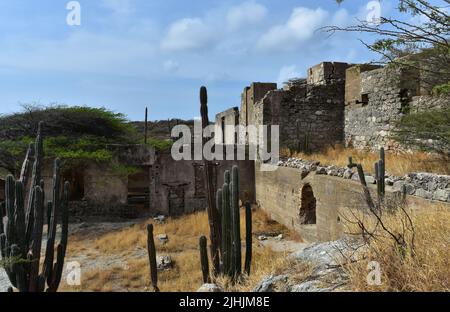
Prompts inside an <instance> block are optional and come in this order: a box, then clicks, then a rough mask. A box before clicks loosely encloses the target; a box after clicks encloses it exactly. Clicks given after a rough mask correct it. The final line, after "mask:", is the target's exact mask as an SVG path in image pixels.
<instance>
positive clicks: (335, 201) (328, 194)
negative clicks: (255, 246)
mask: <svg viewBox="0 0 450 312" xmlns="http://www.w3.org/2000/svg"><path fill="white" fill-rule="evenodd" d="M259 166H260V165H259V163H256V164H255V181H256V201H257V203H258V204H259V206H260V207H261V208H262V209H263V210H264V211H266V212H267V214H268V215H269V216H270V217H271V218H272V219H274V220H276V221H277V222H279V223H281V224H284V225H285V226H287V227H288V228H291V229H293V230H295V231H296V232H298V233H299V234H300V235H301V236H302V238H303V239H305V240H306V241H329V240H334V239H337V238H339V237H340V236H341V235H342V234H343V229H342V225H341V222H340V220H339V217H340V215H341V214H342V213H344V214H345V212H346V211H348V209H365V207H366V206H365V202H364V199H363V197H362V192H361V186H360V184H359V182H357V181H353V180H344V179H342V178H339V177H335V176H328V175H320V174H316V173H315V172H311V173H309V174H308V175H307V176H306V177H304V178H302V175H301V173H302V171H301V170H299V169H295V168H288V167H279V168H278V169H277V170H276V171H273V172H262V171H260V170H259ZM305 185H310V186H311V187H312V190H313V193H314V197H315V199H316V224H315V225H314V224H301V218H300V209H302V188H303V187H304V186H305ZM369 187H370V189H371V192H373V193H376V187H375V186H374V185H369ZM386 192H387V196H388V197H395V196H398V194H399V193H398V192H394V191H393V190H392V189H391V188H390V187H387V188H386ZM407 204H408V205H409V206H410V207H412V208H418V207H424V206H426V207H429V206H435V205H436V206H438V205H440V206H448V207H449V209H450V203H445V202H436V201H430V200H426V199H423V198H420V197H416V196H407Z"/></svg>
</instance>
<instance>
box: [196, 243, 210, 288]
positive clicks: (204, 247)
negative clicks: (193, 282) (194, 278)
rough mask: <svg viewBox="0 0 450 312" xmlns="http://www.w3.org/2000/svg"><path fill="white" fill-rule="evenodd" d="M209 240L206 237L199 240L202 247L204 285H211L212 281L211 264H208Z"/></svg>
mask: <svg viewBox="0 0 450 312" xmlns="http://www.w3.org/2000/svg"><path fill="white" fill-rule="evenodd" d="M207 243H208V242H207V239H206V237H205V236H201V237H200V240H199V247H200V264H201V266H202V276H203V283H205V284H206V283H210V282H211V279H210V277H209V263H208V250H207Z"/></svg>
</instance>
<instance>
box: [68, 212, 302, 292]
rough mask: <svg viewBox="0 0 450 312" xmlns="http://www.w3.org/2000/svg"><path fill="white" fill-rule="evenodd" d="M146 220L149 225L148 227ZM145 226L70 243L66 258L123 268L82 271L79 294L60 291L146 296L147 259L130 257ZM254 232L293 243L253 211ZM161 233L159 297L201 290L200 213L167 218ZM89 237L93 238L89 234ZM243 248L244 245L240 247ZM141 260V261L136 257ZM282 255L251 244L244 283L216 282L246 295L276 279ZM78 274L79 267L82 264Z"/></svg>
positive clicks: (204, 225) (204, 229)
mask: <svg viewBox="0 0 450 312" xmlns="http://www.w3.org/2000/svg"><path fill="white" fill-rule="evenodd" d="M152 221H153V220H150V221H149V222H152ZM241 221H242V224H241V228H242V229H244V228H245V218H244V214H243V212H242V216H241ZM146 225H147V222H142V223H139V224H136V225H134V226H131V227H129V228H125V229H122V230H119V231H114V232H111V233H107V234H103V235H100V236H99V237H91V238H90V239H89V238H88V237H86V236H83V239H76V237H73V239H72V237H71V238H70V244H69V246H68V256H67V257H68V258H70V257H71V256H76V255H79V254H80V253H82V254H84V255H86V254H91V258H92V261H95V257H103V256H108V255H114V256H120V257H123V259H125V260H126V268H124V267H123V266H120V265H118V266H117V267H109V268H106V269H104V270H100V269H93V270H88V271H82V273H83V274H82V286H81V288H77V289H74V288H71V287H69V286H67V285H64V283H62V287H61V290H63V291H118V290H119V291H147V290H150V289H151V287H150V270H149V264H148V257H147V253H146V252H145V253H140V255H141V256H139V257H136V255H135V253H136V250H139V249H141V251H142V249H145V250H146V246H147V232H146ZM260 232H272V233H283V235H284V236H285V237H286V238H290V239H293V240H295V239H298V237H297V236H296V235H295V234H293V233H291V232H290V231H289V230H287V229H286V228H285V227H283V226H281V225H279V224H277V223H275V222H273V221H271V220H269V218H268V217H267V216H266V214H265V213H264V212H263V211H261V210H259V209H256V210H254V211H253V233H254V236H256V235H257V233H260ZM162 233H165V234H167V235H168V236H169V242H168V243H167V244H165V245H161V244H159V243H158V242H156V248H157V253H158V254H159V255H166V254H167V255H170V256H171V257H172V260H173V261H174V267H173V268H172V269H171V270H168V271H164V272H158V286H159V288H160V289H161V291H167V292H176V291H196V290H197V289H198V288H199V287H200V286H201V285H202V274H201V268H200V259H199V258H200V256H199V249H198V240H199V237H200V236H201V235H205V236H207V237H208V235H207V234H208V233H209V228H208V220H207V214H206V212H199V213H195V214H191V215H187V216H184V217H182V218H179V219H172V218H169V219H168V221H167V222H166V223H165V224H154V234H155V236H156V235H157V234H162ZM93 235H95V233H94V234H93ZM243 243H244V242H243ZM142 254H144V256H142ZM287 261H288V260H286V255H285V254H282V253H276V252H273V251H272V250H271V249H270V248H268V247H263V246H259V244H258V241H257V240H256V238H255V237H254V239H253V259H252V272H251V275H250V278H247V279H246V280H244V281H242V283H240V284H239V285H231V284H230V283H228V282H226V281H225V280H221V282H222V283H223V286H224V287H226V289H227V290H238V289H239V290H250V289H251V288H253V287H254V286H255V284H256V283H257V282H258V281H260V280H261V279H262V278H263V277H264V276H266V275H270V274H273V273H276V272H277V270H279V269H280V268H283V267H284V268H285V267H288V265H287V264H288V263H287ZM82 268H83V264H82Z"/></svg>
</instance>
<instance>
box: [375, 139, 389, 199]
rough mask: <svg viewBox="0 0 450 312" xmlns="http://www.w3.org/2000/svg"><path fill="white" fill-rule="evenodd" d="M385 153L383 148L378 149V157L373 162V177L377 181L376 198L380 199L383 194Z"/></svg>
mask: <svg viewBox="0 0 450 312" xmlns="http://www.w3.org/2000/svg"><path fill="white" fill-rule="evenodd" d="M385 164H386V160H385V155H384V148H381V149H380V159H379V160H378V161H377V162H376V163H375V179H376V181H377V193H378V198H379V199H382V198H384V195H385V181H384V178H385V176H386V170H385Z"/></svg>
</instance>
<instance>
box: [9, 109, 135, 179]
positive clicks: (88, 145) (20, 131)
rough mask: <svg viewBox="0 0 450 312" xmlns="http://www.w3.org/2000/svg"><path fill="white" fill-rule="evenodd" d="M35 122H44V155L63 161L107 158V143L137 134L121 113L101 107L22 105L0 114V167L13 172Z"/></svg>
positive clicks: (128, 139) (127, 139)
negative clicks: (13, 110) (3, 114)
mask: <svg viewBox="0 0 450 312" xmlns="http://www.w3.org/2000/svg"><path fill="white" fill-rule="evenodd" d="M39 121H44V124H45V127H44V129H43V133H44V138H45V139H44V148H45V155H46V157H50V158H53V157H59V158H62V159H64V160H66V163H70V162H72V163H73V162H77V161H79V160H95V161H110V160H111V158H112V153H111V152H110V151H109V150H108V149H107V144H115V143H135V142H137V137H136V136H137V134H136V131H135V128H134V127H133V126H132V125H131V124H129V122H128V120H127V119H126V118H125V116H124V115H122V114H120V113H114V112H111V111H109V110H107V109H105V108H91V107H81V106H74V107H68V106H63V105H53V106H49V107H40V106H36V105H24V106H23V111H22V112H20V113H16V114H11V115H6V116H0V167H3V168H5V169H7V170H8V171H10V172H12V173H14V172H15V171H16V172H17V169H18V166H19V163H20V162H21V161H22V159H23V157H24V155H25V153H26V150H27V148H28V145H29V144H30V143H31V142H33V133H34V132H35V131H36V129H37V125H38V123H39Z"/></svg>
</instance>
